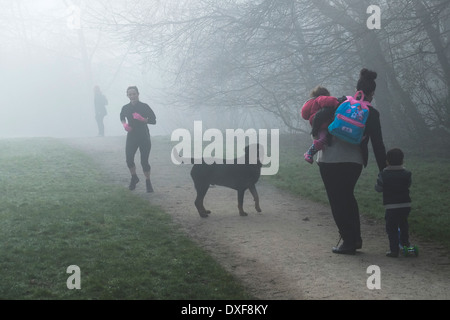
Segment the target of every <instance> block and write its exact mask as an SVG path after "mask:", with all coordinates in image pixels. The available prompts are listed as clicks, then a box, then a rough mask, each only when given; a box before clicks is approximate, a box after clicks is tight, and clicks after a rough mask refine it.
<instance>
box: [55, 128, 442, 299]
mask: <svg viewBox="0 0 450 320" xmlns="http://www.w3.org/2000/svg"><path fill="white" fill-rule="evenodd" d="M63 141H64V142H66V143H68V144H70V145H72V146H74V147H77V148H79V149H81V150H83V151H84V152H86V153H87V154H88V155H90V156H91V157H92V158H93V159H94V160H95V161H96V162H98V163H99V164H100V165H101V167H102V168H104V169H105V170H106V171H107V172H108V173H109V175H110V177H111V182H112V183H115V184H120V185H123V186H124V187H127V186H128V182H129V173H128V169H127V168H126V165H125V160H124V146H125V137H107V138H79V139H64V140H63ZM170 152H171V146H170V145H163V144H162V143H158V140H156V141H155V140H154V141H153V146H152V152H151V154H150V163H151V165H152V182H153V186H154V189H155V192H154V193H153V194H147V193H146V192H145V183H143V175H142V174H140V176H141V182H140V183H139V184H138V186H137V188H136V190H135V191H133V192H135V193H136V194H139V195H140V196H142V197H144V198H146V199H148V200H149V202H150V203H151V204H154V205H159V206H161V207H162V208H163V209H164V210H165V211H166V212H167V213H168V214H170V215H171V216H172V217H173V220H174V221H175V222H176V223H178V224H180V225H181V226H182V227H183V228H184V230H185V231H186V233H187V234H188V235H189V236H190V237H192V238H193V239H194V240H195V241H196V242H197V243H198V244H199V246H201V247H203V248H205V249H206V250H207V251H208V252H210V254H211V255H212V256H213V257H215V258H216V259H217V260H218V261H219V262H220V263H221V264H222V265H223V266H224V267H225V268H226V269H227V270H228V271H229V272H231V273H233V274H234V275H235V276H236V277H238V278H239V279H241V280H242V281H243V283H245V285H246V286H247V287H248V288H250V290H251V292H252V293H253V294H254V295H255V296H256V297H257V298H260V299H269V300H291V299H296V300H297V299H402V300H403V299H408V300H409V299H433V300H435V299H437V300H441V299H450V261H449V258H448V255H447V254H446V253H445V252H444V251H443V250H442V249H441V248H439V246H438V245H436V244H433V243H426V242H418V241H416V244H417V245H418V246H419V248H420V256H419V257H417V258H416V257H400V258H398V259H393V258H387V257H385V255H384V254H385V252H386V250H387V248H388V242H387V237H386V234H385V231H384V225H383V224H381V223H375V222H373V221H369V220H367V219H363V220H362V226H361V228H362V234H363V241H364V243H363V249H362V250H360V251H359V252H358V254H356V255H355V256H347V255H336V254H333V253H331V248H332V247H333V246H334V245H336V242H337V229H336V226H335V224H334V221H333V219H332V217H331V213H330V209H329V208H328V207H326V206H323V205H319V204H316V203H313V202H310V201H307V200H304V199H301V198H299V197H297V196H293V195H290V194H286V193H285V192H284V191H280V190H278V189H276V188H275V187H273V186H271V185H269V184H268V183H265V182H264V179H262V180H261V181H260V182H258V185H257V188H258V192H259V194H260V197H261V208H262V210H263V211H262V213H257V212H256V211H255V209H254V208H253V201H252V199H251V195H250V193H249V192H247V193H246V195H245V199H244V209H245V210H246V211H247V212H248V213H249V216H248V217H240V216H239V214H238V211H237V199H236V198H237V196H236V192H235V191H233V190H230V189H227V188H222V187H215V188H211V189H210V190H209V191H208V194H207V195H206V198H205V206H206V207H207V208H208V209H210V210H211V211H212V213H211V215H210V217H209V218H206V219H205V218H204V219H202V218H200V217H199V215H198V213H197V211H196V209H195V207H194V204H193V202H194V197H195V190H194V186H193V183H192V180H191V178H190V175H189V172H190V169H191V165H182V166H176V165H174V164H172V162H171V160H170V154H171V153H170ZM136 160H138V157H136ZM137 164H138V165H139V162H137ZM138 168H139V167H138ZM138 172H139V171H138ZM413 240H414V239H413ZM371 265H377V266H379V268H380V271H381V277H380V279H381V289H373V290H370V289H368V287H367V280H368V278H369V277H370V276H371V273H370V274H369V273H368V272H367V268H368V267H369V266H371Z"/></svg>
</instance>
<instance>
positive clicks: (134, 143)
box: [125, 136, 152, 172]
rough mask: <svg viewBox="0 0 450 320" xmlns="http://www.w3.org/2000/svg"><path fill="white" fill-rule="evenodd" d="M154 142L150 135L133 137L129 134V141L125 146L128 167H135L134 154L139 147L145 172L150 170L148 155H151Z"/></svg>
mask: <svg viewBox="0 0 450 320" xmlns="http://www.w3.org/2000/svg"><path fill="white" fill-rule="evenodd" d="M151 148H152V143H151V141H150V137H138V138H136V137H131V138H130V136H127V143H126V146H125V155H126V161H127V166H128V168H134V167H135V166H136V165H135V163H134V156H135V154H136V152H137V150H138V149H139V152H140V153H141V166H142V170H144V172H150V164H149V163H148V157H149V155H150V149H151Z"/></svg>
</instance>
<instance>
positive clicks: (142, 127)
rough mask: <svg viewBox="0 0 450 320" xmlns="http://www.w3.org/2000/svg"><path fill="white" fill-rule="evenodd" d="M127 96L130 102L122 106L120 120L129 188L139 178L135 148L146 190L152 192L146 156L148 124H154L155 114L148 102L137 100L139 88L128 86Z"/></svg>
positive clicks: (148, 148)
mask: <svg viewBox="0 0 450 320" xmlns="http://www.w3.org/2000/svg"><path fill="white" fill-rule="evenodd" d="M127 96H128V98H129V99H130V103H129V104H127V105H124V106H123V107H122V111H121V112H120V121H121V122H122V125H123V127H124V129H125V130H126V131H127V132H128V133H127V141H126V146H125V155H126V162H127V166H128V169H129V170H130V174H131V181H130V186H129V187H128V188H129V189H130V190H134V189H135V188H136V184H137V183H138V182H139V178H138V176H137V175H136V165H135V163H134V156H135V155H136V152H137V150H138V149H139V152H140V154H141V166H142V170H143V171H144V175H145V179H146V181H145V182H146V188H147V192H153V187H152V183H151V182H150V164H149V162H148V158H149V155H150V149H151V147H152V144H151V141H150V131H149V129H148V126H147V125H148V124H156V116H155V113H154V112H153V110H152V109H151V108H150V107H149V105H148V104H146V103H143V102H141V101H139V90H138V88H137V87H136V86H132V87H128V89H127Z"/></svg>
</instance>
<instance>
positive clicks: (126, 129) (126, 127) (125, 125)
mask: <svg viewBox="0 0 450 320" xmlns="http://www.w3.org/2000/svg"><path fill="white" fill-rule="evenodd" d="M123 127H124V129H125V131H128V132H130V131H131V130H133V128H132V127H130V126H129V125H128V123H126V122H125V123H124V124H123Z"/></svg>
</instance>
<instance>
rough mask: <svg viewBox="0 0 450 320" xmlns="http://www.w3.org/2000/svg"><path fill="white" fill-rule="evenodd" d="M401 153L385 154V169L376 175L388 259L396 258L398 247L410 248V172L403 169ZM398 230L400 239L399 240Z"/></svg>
mask: <svg viewBox="0 0 450 320" xmlns="http://www.w3.org/2000/svg"><path fill="white" fill-rule="evenodd" d="M403 158H404V154H403V151H402V150H400V149H398V148H394V149H391V150H389V151H388V152H387V153H386V164H387V167H386V168H385V169H384V170H383V171H381V172H380V173H379V174H378V179H377V183H376V185H375V190H376V191H378V192H382V193H383V205H384V207H385V209H386V212H385V220H386V232H387V234H388V239H389V249H390V251H388V252H387V253H386V256H388V257H398V255H399V251H400V249H399V245H401V246H407V247H409V246H410V243H409V226H408V216H409V213H410V211H411V197H410V195H409V188H410V186H411V172H410V171H408V170H406V169H405V168H404V167H403ZM399 230H400V239H399Z"/></svg>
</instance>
